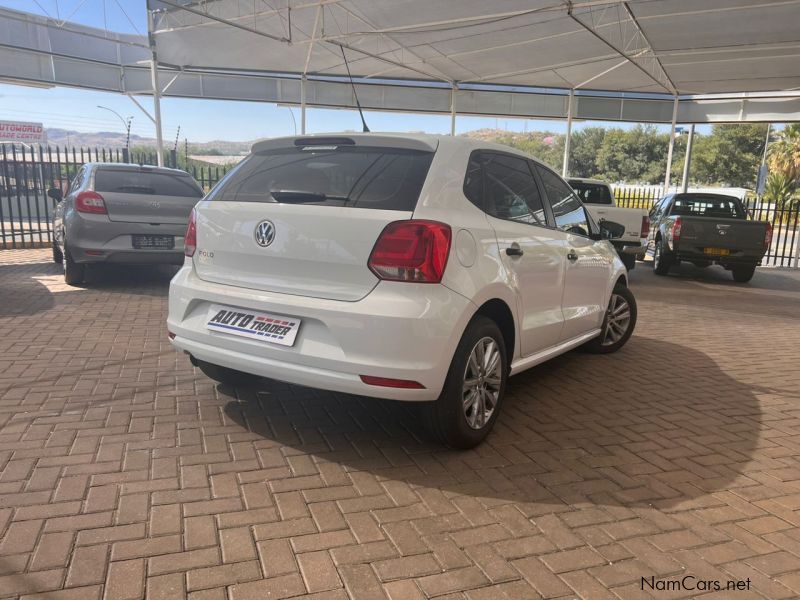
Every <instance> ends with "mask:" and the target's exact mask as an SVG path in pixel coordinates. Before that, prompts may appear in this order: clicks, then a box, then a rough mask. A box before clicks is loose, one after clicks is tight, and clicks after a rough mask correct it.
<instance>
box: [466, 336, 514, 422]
mask: <svg viewBox="0 0 800 600" xmlns="http://www.w3.org/2000/svg"><path fill="white" fill-rule="evenodd" d="M504 367H505V365H503V355H502V354H501V353H500V348H499V346H498V345H497V342H496V341H495V340H494V339H493V338H491V337H488V336H487V337H484V338H481V339H480V340H478V342H477V343H476V344H475V346H473V348H472V351H471V352H470V353H469V359H468V360H467V367H466V369H464V382H463V388H462V408H463V411H464V416H465V417H466V419H467V424H468V425H469V426H470V427H471V428H472V429H482V428H483V427H484V426H485V425H486V423H488V422H489V420H490V419H491V418H492V414H493V413H494V411H495V408H496V407H497V401H498V398H499V397H500V386H501V384H502V381H503V368H504Z"/></svg>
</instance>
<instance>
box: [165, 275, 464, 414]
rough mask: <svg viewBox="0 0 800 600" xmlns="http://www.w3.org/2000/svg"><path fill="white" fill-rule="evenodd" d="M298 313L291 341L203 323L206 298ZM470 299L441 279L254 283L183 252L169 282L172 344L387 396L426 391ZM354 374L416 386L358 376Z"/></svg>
mask: <svg viewBox="0 0 800 600" xmlns="http://www.w3.org/2000/svg"><path fill="white" fill-rule="evenodd" d="M214 303H216V304H223V305H227V306H231V307H241V308H249V309H252V310H258V311H264V312H268V313H272V314H275V315H282V316H288V317H294V318H299V319H300V320H301V325H300V330H299V332H298V335H297V339H296V340H295V343H294V345H293V346H291V347H286V346H279V345H275V344H269V343H267V342H263V341H260V340H251V339H247V338H242V337H238V336H233V335H229V334H225V333H220V332H216V331H209V330H208V329H207V328H206V322H207V320H208V310H209V306H210V305H211V304H214ZM474 310H475V306H474V305H473V304H472V303H471V302H470V301H469V300H467V299H466V298H465V297H463V296H461V295H460V294H457V293H456V292H453V291H452V290H450V289H448V288H446V287H445V286H443V285H421V284H404V283H393V282H382V283H380V284H378V286H377V287H376V288H375V289H374V290H373V291H372V292H371V293H370V294H368V295H367V296H366V297H365V298H363V299H361V300H359V301H356V302H347V301H340V300H327V299H320V298H310V297H305V296H293V295H289V294H278V293H270V292H261V291H258V290H250V289H245V288H237V287H233V286H226V285H220V284H216V283H210V282H206V281H203V280H201V279H199V278H198V277H197V275H196V273H195V272H194V269H193V268H192V266H191V261H188V260H187V263H186V266H184V268H182V269H181V270H180V271H178V273H177V275H176V276H175V277H174V278H173V280H172V283H171V284H170V292H169V316H168V318H167V327H168V329H169V331H170V332H171V333H173V334H175V338H174V339H173V340H172V343H173V345H174V346H175V347H176V348H179V349H180V350H184V351H186V352H188V353H190V354H191V355H193V356H194V357H196V358H197V359H199V360H202V361H205V362H209V363H211V364H215V365H220V366H223V367H228V368H231V369H237V370H239V371H244V372H246V373H252V374H255V375H260V376H262V377H268V378H270V379H276V380H279V381H285V382H288V383H295V384H299V385H304V386H309V387H315V388H320V389H326V390H331V391H337V392H345V393H349V394H358V395H361V396H371V397H377V398H388V399H393V400H412V401H418V400H435V399H436V398H438V396H439V394H440V393H441V390H442V386H443V384H444V380H445V377H446V375H447V370H448V369H449V367H450V362H451V359H452V356H453V353H454V351H455V348H456V346H457V345H458V341H459V340H460V338H461V334H462V332H463V331H464V328H465V327H466V324H467V322H468V321H469V319H470V318H471V317H472V314H473V312H474ZM360 375H370V376H375V377H386V378H391V379H403V380H411V381H417V382H419V383H420V384H422V385H423V386H424V389H402V388H389V387H380V386H373V385H367V384H365V383H363V382H362V381H361V379H360V377H359V376H360Z"/></svg>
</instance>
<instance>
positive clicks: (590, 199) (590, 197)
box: [569, 181, 614, 204]
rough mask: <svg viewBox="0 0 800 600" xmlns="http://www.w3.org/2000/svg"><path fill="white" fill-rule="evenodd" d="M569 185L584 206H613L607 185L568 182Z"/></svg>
mask: <svg viewBox="0 0 800 600" xmlns="http://www.w3.org/2000/svg"><path fill="white" fill-rule="evenodd" d="M569 184H570V185H571V186H572V189H573V190H575V193H576V194H578V197H579V198H580V199H581V202H583V203H584V204H613V203H614V202H613V200H612V198H611V193H610V192H609V191H608V186H607V185H602V184H599V183H586V182H585V181H570V182H569Z"/></svg>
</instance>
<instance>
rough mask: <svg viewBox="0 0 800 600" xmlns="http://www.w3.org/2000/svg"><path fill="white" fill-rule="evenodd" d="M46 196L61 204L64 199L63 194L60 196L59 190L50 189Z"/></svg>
mask: <svg viewBox="0 0 800 600" xmlns="http://www.w3.org/2000/svg"><path fill="white" fill-rule="evenodd" d="M47 195H48V197H50V198H52V199H53V200H55V201H56V202H61V201H62V200H63V199H64V194H62V193H61V190H60V189H58V188H50V189H49V190H47Z"/></svg>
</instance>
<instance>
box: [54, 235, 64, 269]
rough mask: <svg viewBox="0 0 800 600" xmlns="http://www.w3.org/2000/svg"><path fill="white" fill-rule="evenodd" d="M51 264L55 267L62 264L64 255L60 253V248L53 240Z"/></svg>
mask: <svg viewBox="0 0 800 600" xmlns="http://www.w3.org/2000/svg"><path fill="white" fill-rule="evenodd" d="M53 262H54V263H56V264H57V265H60V264H62V263H63V262H64V255H63V254H62V253H61V248H59V247H58V244H57V243H56V241H55V240H53Z"/></svg>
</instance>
